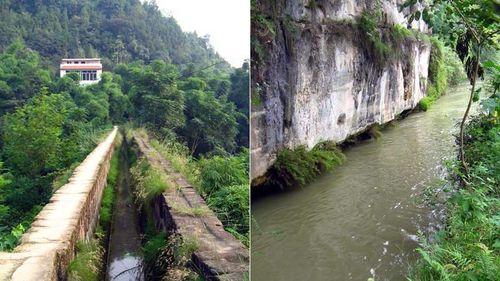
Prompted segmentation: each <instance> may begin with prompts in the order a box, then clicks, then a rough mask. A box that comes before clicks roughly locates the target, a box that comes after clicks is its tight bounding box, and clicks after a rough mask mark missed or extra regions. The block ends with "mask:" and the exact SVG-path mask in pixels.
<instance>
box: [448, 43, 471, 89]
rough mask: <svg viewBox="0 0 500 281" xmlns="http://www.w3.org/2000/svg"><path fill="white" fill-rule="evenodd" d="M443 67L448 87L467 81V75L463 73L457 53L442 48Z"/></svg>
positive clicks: (462, 66)
mask: <svg viewBox="0 0 500 281" xmlns="http://www.w3.org/2000/svg"><path fill="white" fill-rule="evenodd" d="M443 54H444V65H445V68H446V74H447V75H446V76H447V83H448V85H449V86H456V85H458V84H460V83H462V82H464V81H466V80H467V75H466V74H465V71H464V65H463V64H462V61H460V59H459V58H458V55H457V53H455V51H453V50H452V49H451V48H450V47H448V46H444V48H443Z"/></svg>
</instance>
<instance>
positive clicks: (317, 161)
mask: <svg viewBox="0 0 500 281" xmlns="http://www.w3.org/2000/svg"><path fill="white" fill-rule="evenodd" d="M343 161H344V155H343V154H342V152H341V151H340V149H338V148H337V146H336V145H335V144H334V143H331V142H322V143H319V144H317V145H316V146H315V147H314V148H313V149H311V150H308V149H307V148H306V147H305V146H299V147H297V148H295V149H293V150H292V149H283V150H281V151H280V152H278V155H277V159H276V162H275V163H274V164H273V166H272V167H271V168H270V170H269V180H270V181H271V182H270V184H272V185H276V186H279V187H280V188H281V189H285V188H287V187H290V186H304V185H306V184H307V183H309V182H311V181H312V180H314V179H315V178H316V177H317V176H318V175H320V174H321V173H323V172H325V171H328V170H331V169H332V168H334V167H335V166H338V165H340V164H341V163H342V162H343Z"/></svg>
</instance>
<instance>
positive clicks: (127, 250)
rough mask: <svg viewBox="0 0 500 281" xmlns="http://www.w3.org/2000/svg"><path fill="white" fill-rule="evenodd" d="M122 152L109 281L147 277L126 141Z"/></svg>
mask: <svg viewBox="0 0 500 281" xmlns="http://www.w3.org/2000/svg"><path fill="white" fill-rule="evenodd" d="M123 141H124V143H123V145H122V148H121V149H122V151H121V153H120V173H119V175H118V181H117V182H118V186H117V188H116V197H115V206H114V210H113V221H112V225H111V235H110V239H109V248H108V249H109V254H108V263H107V264H108V269H107V274H106V280H109V281H131V280H139V281H140V280H144V273H143V266H142V265H143V261H142V257H141V254H140V249H141V240H140V234H139V233H140V232H139V227H138V225H137V214H136V209H135V207H134V202H133V197H132V193H131V192H132V191H131V188H130V174H129V160H128V153H127V150H126V147H127V144H126V143H125V140H123Z"/></svg>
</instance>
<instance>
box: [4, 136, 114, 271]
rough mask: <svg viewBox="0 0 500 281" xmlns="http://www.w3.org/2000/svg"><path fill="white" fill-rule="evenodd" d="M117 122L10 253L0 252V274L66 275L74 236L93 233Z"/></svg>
mask: <svg viewBox="0 0 500 281" xmlns="http://www.w3.org/2000/svg"><path fill="white" fill-rule="evenodd" d="M116 133H117V128H116V127H115V128H114V129H113V131H112V132H111V133H110V134H109V135H108V137H107V138H106V139H105V140H104V141H103V142H101V143H100V144H99V145H98V146H97V147H96V148H95V149H94V151H92V152H91V153H90V154H89V155H88V156H87V158H85V160H84V161H83V162H82V163H81V164H80V166H78V167H77V168H76V169H75V171H74V172H73V175H72V177H71V178H70V180H69V182H68V183H67V184H66V185H64V186H62V187H61V188H60V189H59V190H57V191H56V192H55V194H54V195H53V196H52V198H51V199H50V202H49V203H48V204H47V205H45V207H44V208H43V209H42V211H41V212H40V213H39V214H38V215H37V217H36V218H35V220H34V221H33V223H32V224H31V228H30V229H29V230H28V231H27V232H26V233H25V234H24V235H23V236H22V238H21V244H20V245H19V246H17V247H16V248H15V249H14V251H13V252H12V253H0V280H14V281H53V280H66V277H67V268H68V265H69V263H70V261H71V260H72V259H73V257H74V254H75V245H76V242H77V241H78V240H81V239H87V238H89V237H90V236H91V235H92V234H93V233H94V228H95V226H96V223H97V221H98V219H99V207H100V205H101V198H102V192H103V189H104V186H105V185H106V180H107V175H108V170H109V165H110V159H111V155H112V154H113V150H114V139H115V136H116Z"/></svg>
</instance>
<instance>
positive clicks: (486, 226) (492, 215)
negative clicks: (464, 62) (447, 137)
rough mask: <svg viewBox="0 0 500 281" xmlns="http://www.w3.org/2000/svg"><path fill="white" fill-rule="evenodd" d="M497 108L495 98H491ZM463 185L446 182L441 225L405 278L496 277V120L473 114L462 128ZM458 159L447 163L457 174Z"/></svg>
mask: <svg viewBox="0 0 500 281" xmlns="http://www.w3.org/2000/svg"><path fill="white" fill-rule="evenodd" d="M495 99H496V101H495V102H496V104H497V106H500V99H499V98H498V96H497V97H496V98H495ZM465 154H466V159H467V161H468V163H469V170H470V171H469V176H468V177H466V181H467V182H468V183H469V184H468V185H467V186H462V185H460V183H458V182H452V184H454V186H455V189H456V191H454V192H451V194H450V198H449V200H448V202H447V205H446V211H447V219H446V221H445V223H446V228H445V229H444V230H443V231H441V232H439V233H438V234H437V235H436V237H434V238H435V242H433V243H429V242H427V241H424V246H423V247H422V248H420V249H418V252H419V253H420V260H419V261H418V263H417V265H416V266H415V268H414V269H413V271H412V273H411V275H410V278H409V279H410V280H415V281H431V280H432V281H445V280H464V281H465V280H498V276H500V215H499V214H500V213H499V211H500V165H498V160H499V159H500V118H499V116H498V115H496V114H494V113H492V114H490V115H486V114H482V115H480V116H478V117H475V118H473V119H472V120H471V121H470V123H469V124H468V125H467V129H466V146H465ZM458 167H459V163H458V161H456V162H455V163H454V166H452V167H451V169H450V172H451V173H452V175H453V177H452V178H456V176H463V175H461V174H460V169H459V168H458Z"/></svg>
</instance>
